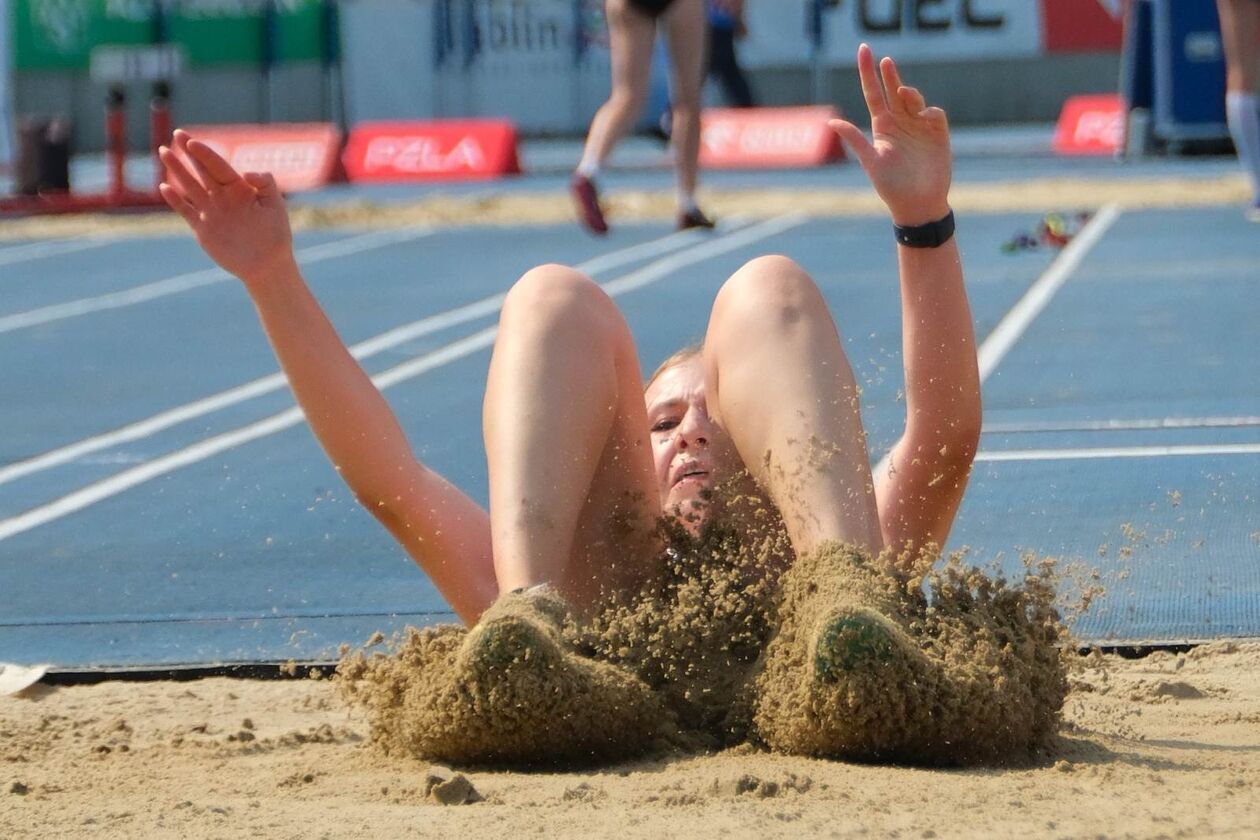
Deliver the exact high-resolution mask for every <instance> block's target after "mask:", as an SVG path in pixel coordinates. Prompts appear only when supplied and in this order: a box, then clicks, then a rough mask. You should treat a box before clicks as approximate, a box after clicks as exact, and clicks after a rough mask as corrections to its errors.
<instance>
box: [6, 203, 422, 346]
mask: <svg viewBox="0 0 1260 840" xmlns="http://www.w3.org/2000/svg"><path fill="white" fill-rule="evenodd" d="M434 232H435V230H434V229H433V228H430V227H411V228H403V229H399V230H389V231H377V232H373V233H364V234H360V235H358V236H351V237H348V238H346V239H339V240H337V241H336V242H325V243H323V244H321V245H312V246H310V247H309V248H303V249H301V250H299V251H297V252H296V254H295V256H296V257H297V258H298V262H300V263H301V264H302V265H312V264H314V263H317V262H323V261H324V260H330V259H334V258H336V257H345V256H349V255H351V254H358V253H360V252H362V251H370V250H372V249H373V248H383V247H385V246H386V245H393V244H396V243H398V242H405V241H408V240H411V239H419V238H420V237H424V236H431V235H432V234H433V233H434ZM230 279H232V275H230V274H228V273H227V272H226V271H224V270H223V269H221V268H207V269H202V270H201V271H192V272H189V273H187V274H180V275H177V276H175V277H168V278H166V279H165V280H157V281H155V282H153V283H145V284H143V285H141V286H133V287H131V288H130V289H122V290H121V291H117V292H110V293H109V294H104V295H97V296H95V297H89V298H79V299H78V300H71V301H66V302H65V303H54V304H52V305H50V306H41V307H39V308H38V309H28V310H27V311H25V312H16V313H14V314H12V315H5V316H0V334H3V333H7V332H13V331H14V330H23V329H29V328H30V327H37V326H40V325H43V324H49V323H52V322H54V321H63V320H65V319H66V318H76V317H78V316H80V315H88V314H90V313H93V312H101V311H104V310H107V309H119V308H121V307H124V306H134V305H136V304H138V303H145V302H146V301H150V300H154V299H156V298H160V297H166V296H167V295H174V294H179V293H180V292H186V291H188V290H189V289H195V288H198V287H199V286H208V285H210V284H212V283H222V282H223V281H225V280H230Z"/></svg>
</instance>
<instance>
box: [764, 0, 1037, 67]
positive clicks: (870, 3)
mask: <svg viewBox="0 0 1260 840" xmlns="http://www.w3.org/2000/svg"><path fill="white" fill-rule="evenodd" d="M811 6H812V0H747V2H746V4H745V16H746V19H747V22H748V37H747V38H745V39H744V40H743V41H741V42H740V45H739V56H740V61H741V62H742V63H743V64H744V65H745V66H747V67H800V66H803V65H806V64H808V63H809V60H810V49H811V41H810V37H809V31H808V21H809V14H810V7H811ZM1040 10H1041V4H1040V3H1036V2H1032V0H841V2H840V3H839V4H838V5H837V6H836V7H835V8H834V9H831V10H828V11H826V12H824V13H823V21H824V29H823V33H824V44H825V52H824V55H825V59H826V63H827V64H828V65H829V66H846V65H851V64H853V63H854V57H855V55H856V54H857V47H858V44H860V43H861V42H863V41H865V42H867V43H869V44H870V45H871V48H872V49H873V50H874V51H875V53H876V54H877V55H892V56H896V57H897V60H898V62H900V63H902V64H914V63H915V62H917V61H936V60H940V59H958V60H977V59H986V58H1011V57H1020V56H1034V55H1038V54H1039V53H1040V52H1041V11H1040Z"/></svg>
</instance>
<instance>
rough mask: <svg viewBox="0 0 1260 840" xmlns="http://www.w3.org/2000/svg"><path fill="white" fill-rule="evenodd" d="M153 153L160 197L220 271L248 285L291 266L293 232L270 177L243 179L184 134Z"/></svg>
mask: <svg viewBox="0 0 1260 840" xmlns="http://www.w3.org/2000/svg"><path fill="white" fill-rule="evenodd" d="M158 155H159V157H160V158H161V161H162V165H163V166H165V167H166V178H165V180H164V181H163V182H162V184H161V185H160V186H159V188H158V189H159V190H160V192H161V193H162V198H164V199H165V200H166V203H167V204H169V205H170V207H171V209H172V210H174V211H175V212H176V213H178V214H179V215H181V216H183V217H184V221H186V222H188V226H189V227H190V228H192V232H193V235H195V236H196V237H197V242H198V244H200V245H201V247H202V248H203V249H204V250H205V252H206V253H207V254H209V255H210V258H211V259H212V260H214V261H215V262H216V263H218V264H219V265H220V266H221V267H222V268H223V269H224V270H225V271H228V272H230V273H232V274H235V275H236V276H237V277H239V278H241V279H242V280H243V281H245V282H246V283H247V284H250V283H254V282H263V281H265V280H266V278H267V277H269V276H272V275H273V274H274V273H275V272H277V271H280V270H282V269H284V268H285V267H287V266H290V265H292V261H293V234H292V233H291V231H290V229H289V216H288V213H286V212H285V209H284V198H283V196H281V195H280V190H279V189H278V188H277V187H276V181H275V178H273V177H272V176H271V175H270V174H268V173H257V172H246V173H245V174H244V175H242V174H241V173H239V172H237V171H236V170H235V169H233V168H232V166H231V164H229V163H228V162H227V161H225V160H224V159H223V158H221V157H220V156H219V155H218V154H217V153H216V152H215V151H214V150H213V149H211V148H210V147H209V146H207V145H206V144H205V143H202V142H201V141H199V140H194V139H193V138H192V137H191V136H190V135H189V134H188V132H186V131H183V130H177V131H176V132H175V137H174V140H173V142H172V143H171V146H170V147H166V146H163V147H162V148H161V149H160V150H159V151H158Z"/></svg>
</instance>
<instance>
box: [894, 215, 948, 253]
mask: <svg viewBox="0 0 1260 840" xmlns="http://www.w3.org/2000/svg"><path fill="white" fill-rule="evenodd" d="M953 235H954V211H953V210H950V211H949V213H947V214H946V215H945V218H943V219H938V220H937V221H935V222H928V223H927V224H925V225H893V236H894V237H896V239H897V244H898V245H904V246H906V247H907V248H939V247H940V246H941V245H944V244H945V243H946V242H948V241H949V239H950V237H951V236H953Z"/></svg>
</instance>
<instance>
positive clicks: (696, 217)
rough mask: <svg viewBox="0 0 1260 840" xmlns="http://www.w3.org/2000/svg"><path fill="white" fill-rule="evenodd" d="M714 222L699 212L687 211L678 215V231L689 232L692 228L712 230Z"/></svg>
mask: <svg viewBox="0 0 1260 840" xmlns="http://www.w3.org/2000/svg"><path fill="white" fill-rule="evenodd" d="M714 225H715V222H714V221H713V220H712V219H710V218H709V217H708V216H706V215H704V213H702V212H700V211H699V210H688V211H687V212H685V213H679V214H678V229H679V230H691V229H692V228H704V229H705V230H712V229H713V227H714Z"/></svg>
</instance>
